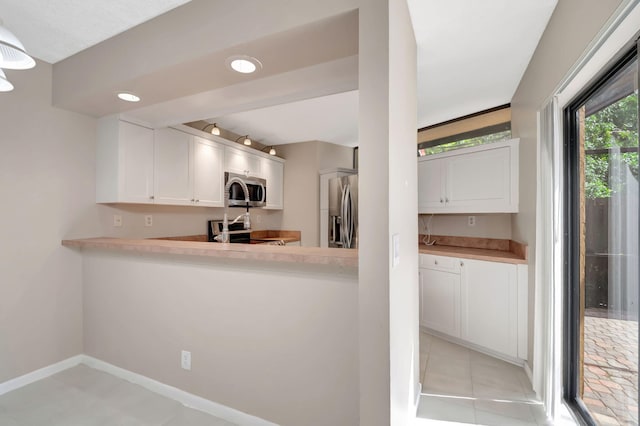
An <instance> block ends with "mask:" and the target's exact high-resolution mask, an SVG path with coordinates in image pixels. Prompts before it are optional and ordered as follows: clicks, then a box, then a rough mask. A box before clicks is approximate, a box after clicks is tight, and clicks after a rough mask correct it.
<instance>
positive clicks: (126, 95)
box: [118, 92, 140, 102]
mask: <svg viewBox="0 0 640 426" xmlns="http://www.w3.org/2000/svg"><path fill="white" fill-rule="evenodd" d="M118 97H119V98H120V99H122V100H123V101H127V102H140V96H136V95H134V94H133V93H127V92H121V93H118Z"/></svg>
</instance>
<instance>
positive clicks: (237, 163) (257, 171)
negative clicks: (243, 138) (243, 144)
mask: <svg viewBox="0 0 640 426" xmlns="http://www.w3.org/2000/svg"><path fill="white" fill-rule="evenodd" d="M224 163H225V172H231V173H237V174H240V175H245V176H255V177H263V175H262V168H261V165H262V164H261V163H262V161H261V157H259V156H257V155H253V154H251V153H249V152H246V151H243V150H240V149H235V148H231V147H228V146H227V147H225V150H224Z"/></svg>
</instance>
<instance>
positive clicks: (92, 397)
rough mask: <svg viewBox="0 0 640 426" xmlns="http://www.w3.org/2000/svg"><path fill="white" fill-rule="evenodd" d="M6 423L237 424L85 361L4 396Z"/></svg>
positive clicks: (0, 404)
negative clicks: (188, 405)
mask: <svg viewBox="0 0 640 426" xmlns="http://www.w3.org/2000/svg"><path fill="white" fill-rule="evenodd" d="M0 425H2V426H45V425H46V426H92V425H100V426H143V425H144V426H151V425H154V426H233V424H232V423H229V422H227V421H225V420H222V419H220V418H217V417H214V416H211V415H209V414H206V413H203V412H201V411H197V410H193V409H191V408H187V407H185V406H184V405H182V404H180V403H179V402H176V401H174V400H171V399H169V398H165V397H163V396H161V395H158V394H156V393H153V392H151V391H148V390H147V389H145V388H143V387H141V386H138V385H135V384H133V383H130V382H127V381H125V380H121V379H119V378H117V377H114V376H111V375H109V374H106V373H103V372H101V371H98V370H94V369H92V368H89V367H87V366H84V365H79V366H77V367H73V368H70V369H68V370H65V371H63V372H61V373H58V374H55V375H53V376H51V377H49V378H46V379H43V380H40V381H38V382H35V383H32V384H30V385H28V386H25V387H22V388H20V389H17V390H15V391H12V392H9V393H6V394H4V395H0Z"/></svg>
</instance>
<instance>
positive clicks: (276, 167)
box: [262, 158, 284, 210]
mask: <svg viewBox="0 0 640 426" xmlns="http://www.w3.org/2000/svg"><path fill="white" fill-rule="evenodd" d="M262 176H263V177H264V178H265V179H266V180H267V205H266V206H265V208H266V209H272V210H282V207H283V202H284V199H283V193H284V164H283V163H281V162H280V161H275V160H270V159H268V158H262Z"/></svg>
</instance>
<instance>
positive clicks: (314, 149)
mask: <svg viewBox="0 0 640 426" xmlns="http://www.w3.org/2000/svg"><path fill="white" fill-rule="evenodd" d="M278 155H280V156H282V158H284V159H286V160H287V162H286V163H285V169H284V174H285V179H284V210H283V211H282V221H281V223H280V224H279V226H278V229H288V230H294V231H301V232H302V241H301V242H302V245H303V246H306V247H319V246H320V174H319V172H320V171H321V170H324V169H327V168H336V167H343V168H351V166H352V165H353V148H348V147H344V146H340V145H335V144H332V143H327V142H320V141H310V142H301V143H293V144H286V145H279V146H278Z"/></svg>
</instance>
